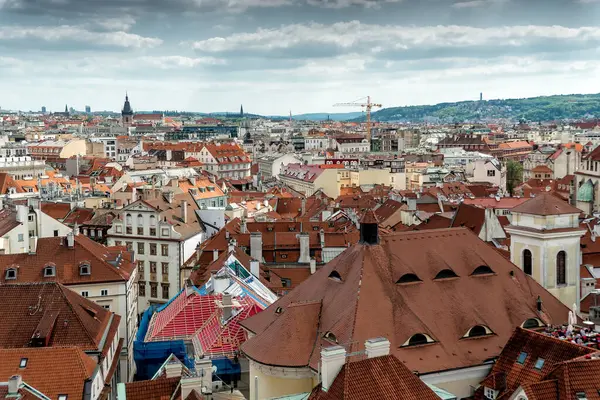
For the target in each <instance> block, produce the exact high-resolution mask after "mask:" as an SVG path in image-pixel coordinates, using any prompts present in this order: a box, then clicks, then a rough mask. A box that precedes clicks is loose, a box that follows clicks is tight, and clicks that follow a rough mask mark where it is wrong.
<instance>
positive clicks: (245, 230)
mask: <svg viewBox="0 0 600 400" xmlns="http://www.w3.org/2000/svg"><path fill="white" fill-rule="evenodd" d="M240 233H248V228H247V226H246V217H242V220H241V222H240Z"/></svg>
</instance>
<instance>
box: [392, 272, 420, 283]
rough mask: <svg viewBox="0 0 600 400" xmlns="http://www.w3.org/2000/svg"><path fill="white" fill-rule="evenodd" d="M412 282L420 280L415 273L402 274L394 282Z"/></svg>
mask: <svg viewBox="0 0 600 400" xmlns="http://www.w3.org/2000/svg"><path fill="white" fill-rule="evenodd" d="M413 282H421V280H420V279H419V277H418V276H417V275H415V274H404V275H402V276H401V277H400V279H398V281H397V282H396V283H399V284H403V283H413Z"/></svg>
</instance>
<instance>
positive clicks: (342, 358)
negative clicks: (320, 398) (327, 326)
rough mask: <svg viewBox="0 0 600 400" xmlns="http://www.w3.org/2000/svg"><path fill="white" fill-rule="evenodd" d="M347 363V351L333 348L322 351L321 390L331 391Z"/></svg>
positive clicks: (339, 347)
mask: <svg viewBox="0 0 600 400" xmlns="http://www.w3.org/2000/svg"><path fill="white" fill-rule="evenodd" d="M345 363H346V349H344V348H343V347H342V346H331V347H327V348H324V349H322V350H321V389H322V390H323V391H324V392H326V391H328V390H329V388H330V387H331V385H332V384H333V381H334V380H335V378H336V377H337V375H338V373H339V372H340V370H341V369H342V367H343V366H344V364H345Z"/></svg>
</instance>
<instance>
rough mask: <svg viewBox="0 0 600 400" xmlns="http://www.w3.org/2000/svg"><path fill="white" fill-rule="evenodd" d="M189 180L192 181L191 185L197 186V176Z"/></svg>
mask: <svg viewBox="0 0 600 400" xmlns="http://www.w3.org/2000/svg"><path fill="white" fill-rule="evenodd" d="M189 180H190V185H192V186H196V177H195V176H192V177H190V178H189Z"/></svg>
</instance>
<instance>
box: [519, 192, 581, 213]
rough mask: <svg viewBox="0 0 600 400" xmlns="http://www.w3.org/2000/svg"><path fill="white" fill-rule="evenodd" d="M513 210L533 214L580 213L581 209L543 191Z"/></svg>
mask: <svg viewBox="0 0 600 400" xmlns="http://www.w3.org/2000/svg"><path fill="white" fill-rule="evenodd" d="M512 212H513V213H515V212H517V213H523V214H532V215H561V214H580V213H581V210H580V209H578V208H575V207H573V206H572V205H570V204H569V203H567V202H566V201H562V200H560V199H559V198H557V197H556V196H552V195H551V194H549V193H541V194H539V195H537V196H536V197H534V198H532V199H530V200H527V201H526V202H524V203H522V204H519V205H518V206H516V207H514V208H513V209H512Z"/></svg>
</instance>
